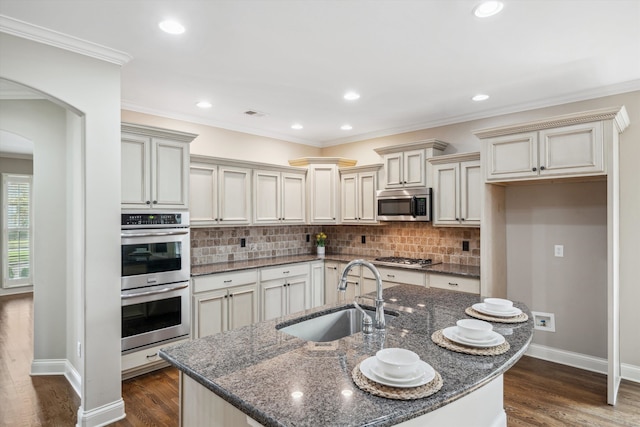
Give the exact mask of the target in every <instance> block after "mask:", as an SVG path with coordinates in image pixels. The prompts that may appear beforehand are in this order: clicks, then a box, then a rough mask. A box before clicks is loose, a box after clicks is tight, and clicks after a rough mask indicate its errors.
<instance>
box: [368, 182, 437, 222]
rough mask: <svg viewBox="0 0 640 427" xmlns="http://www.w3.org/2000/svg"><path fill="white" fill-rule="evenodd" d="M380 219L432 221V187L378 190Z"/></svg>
mask: <svg viewBox="0 0 640 427" xmlns="http://www.w3.org/2000/svg"><path fill="white" fill-rule="evenodd" d="M377 200H378V216H377V218H378V221H431V189H430V188H425V187H421V188H407V189H402V190H382V191H378V192H377Z"/></svg>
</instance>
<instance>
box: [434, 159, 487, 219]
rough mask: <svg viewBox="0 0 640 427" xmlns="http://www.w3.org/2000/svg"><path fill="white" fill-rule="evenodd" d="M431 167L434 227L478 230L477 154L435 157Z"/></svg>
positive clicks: (478, 184) (479, 183)
mask: <svg viewBox="0 0 640 427" xmlns="http://www.w3.org/2000/svg"><path fill="white" fill-rule="evenodd" d="M429 162H430V163H431V164H432V165H433V198H432V202H433V208H432V209H433V225H435V226H438V225H441V226H448V227H451V226H464V227H480V201H481V200H482V197H481V195H482V186H483V183H482V174H481V169H480V153H466V154H453V155H447V156H438V157H434V158H432V159H430V160H429Z"/></svg>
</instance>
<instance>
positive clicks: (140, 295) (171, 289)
mask: <svg viewBox="0 0 640 427" xmlns="http://www.w3.org/2000/svg"><path fill="white" fill-rule="evenodd" d="M187 286H189V285H188V284H187V285H178V286H171V287H168V288H163V289H158V290H157V291H146V292H138V293H135V294H120V297H121V298H122V299H129V298H137V297H142V296H145V295H156V294H164V293H167V292H171V291H177V290H178V289H184V288H186V287H187Z"/></svg>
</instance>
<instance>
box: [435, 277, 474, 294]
mask: <svg viewBox="0 0 640 427" xmlns="http://www.w3.org/2000/svg"><path fill="white" fill-rule="evenodd" d="M428 280H429V287H431V288H440V289H449V290H453V291H459V292H469V293H472V294H479V293H480V279H478V278H474V277H462V276H451V275H448V274H438V273H428Z"/></svg>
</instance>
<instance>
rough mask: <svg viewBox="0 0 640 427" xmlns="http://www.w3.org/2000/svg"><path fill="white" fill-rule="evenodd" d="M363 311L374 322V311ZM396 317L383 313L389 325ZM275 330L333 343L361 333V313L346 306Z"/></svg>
mask: <svg viewBox="0 0 640 427" xmlns="http://www.w3.org/2000/svg"><path fill="white" fill-rule="evenodd" d="M364 311H365V312H366V313H367V314H368V315H369V316H371V319H374V321H375V318H376V312H375V310H371V309H367V308H364ZM397 316H398V315H397V314H395V313H390V312H385V314H384V318H385V322H386V323H387V324H389V321H391V320H393V319H394V318H396V317H397ZM276 329H279V330H280V331H281V332H284V333H286V334H289V335H293V336H294V337H298V338H301V339H303V340H306V341H313V342H327V341H335V340H338V339H340V338H344V337H347V336H349V335H353V334H355V333H357V332H360V331H362V313H360V312H359V311H358V310H356V309H355V308H354V307H348V306H347V307H344V308H343V309H341V310H339V311H331V312H327V313H326V314H322V315H320V316H317V317H312V318H310V319H307V320H301V321H300V322H297V323H294V324H292V325H289V326H284V327H280V325H277V326H276Z"/></svg>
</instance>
